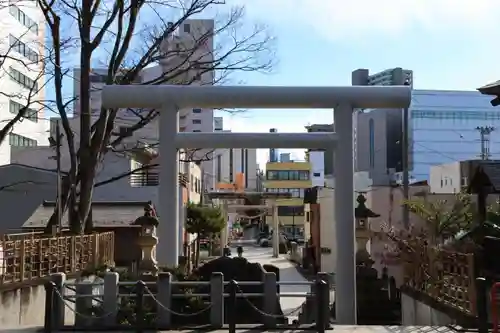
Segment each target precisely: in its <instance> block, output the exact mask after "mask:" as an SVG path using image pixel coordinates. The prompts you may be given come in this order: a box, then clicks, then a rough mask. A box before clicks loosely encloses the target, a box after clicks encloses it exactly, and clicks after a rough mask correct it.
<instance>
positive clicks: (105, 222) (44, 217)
mask: <svg viewBox="0 0 500 333" xmlns="http://www.w3.org/2000/svg"><path fill="white" fill-rule="evenodd" d="M53 212H54V207H51V206H44V205H41V206H40V207H38V208H37V210H35V212H34V213H33V214H32V215H31V216H30V218H29V219H28V220H27V221H26V222H25V223H24V224H23V225H22V228H43V227H45V226H46V225H47V222H48V221H49V219H50V217H51V216H52V213H53ZM143 215H144V206H140V205H130V206H126V205H120V206H115V207H114V206H112V205H110V206H98V205H96V206H93V207H92V219H93V220H94V226H95V227H124V226H130V225H131V224H132V223H133V222H134V221H135V220H136V219H137V218H138V217H139V216H143ZM62 225H63V227H67V226H68V214H67V213H66V214H64V216H63V218H62Z"/></svg>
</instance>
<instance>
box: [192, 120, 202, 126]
mask: <svg viewBox="0 0 500 333" xmlns="http://www.w3.org/2000/svg"><path fill="white" fill-rule="evenodd" d="M193 125H201V119H193Z"/></svg>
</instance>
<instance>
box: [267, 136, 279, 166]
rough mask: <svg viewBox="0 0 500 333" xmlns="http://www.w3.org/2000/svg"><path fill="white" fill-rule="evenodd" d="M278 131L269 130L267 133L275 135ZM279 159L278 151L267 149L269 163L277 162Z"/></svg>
mask: <svg viewBox="0 0 500 333" xmlns="http://www.w3.org/2000/svg"><path fill="white" fill-rule="evenodd" d="M277 132H278V129H276V128H271V129H269V133H277ZM278 159H279V150H278V149H276V148H270V149H269V162H278Z"/></svg>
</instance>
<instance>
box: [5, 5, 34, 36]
mask: <svg viewBox="0 0 500 333" xmlns="http://www.w3.org/2000/svg"><path fill="white" fill-rule="evenodd" d="M9 12H10V15H12V16H13V17H14V18H15V19H16V20H18V21H19V22H20V23H21V24H22V25H24V26H25V27H26V28H28V29H30V30H31V32H33V33H35V34H37V35H38V24H36V23H35V21H33V20H32V19H31V18H30V17H29V16H28V15H26V14H25V13H24V12H23V11H22V10H21V9H19V7H17V6H16V5H12V4H11V5H9Z"/></svg>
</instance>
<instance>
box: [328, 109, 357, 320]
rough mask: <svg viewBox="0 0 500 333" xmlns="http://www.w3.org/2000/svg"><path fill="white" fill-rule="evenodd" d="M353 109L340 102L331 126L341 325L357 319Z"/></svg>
mask: <svg viewBox="0 0 500 333" xmlns="http://www.w3.org/2000/svg"><path fill="white" fill-rule="evenodd" d="M352 113H353V109H352V107H351V106H350V105H339V106H337V107H336V108H335V110H334V127H335V132H336V133H337V135H338V140H339V144H338V145H337V147H336V150H335V155H334V159H333V164H334V165H333V166H334V169H333V170H334V175H335V193H334V195H335V199H334V200H335V201H334V212H333V213H334V216H335V234H336V238H337V248H336V249H335V255H336V257H337V271H336V272H335V284H336V285H337V286H338V287H339V288H337V289H336V290H335V299H336V302H335V305H336V306H335V314H336V321H337V323H338V324H340V325H348V324H352V323H356V322H357V321H356V312H357V310H356V260H355V255H354V253H355V235H356V234H355V225H354V159H353V150H352V148H353V136H352V125H353V121H352V117H353V115H352Z"/></svg>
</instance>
